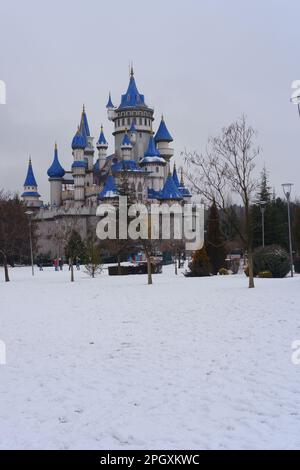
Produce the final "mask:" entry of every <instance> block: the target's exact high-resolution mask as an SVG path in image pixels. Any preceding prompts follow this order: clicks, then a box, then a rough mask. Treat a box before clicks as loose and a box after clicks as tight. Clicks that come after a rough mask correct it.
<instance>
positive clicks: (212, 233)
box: [206, 201, 226, 274]
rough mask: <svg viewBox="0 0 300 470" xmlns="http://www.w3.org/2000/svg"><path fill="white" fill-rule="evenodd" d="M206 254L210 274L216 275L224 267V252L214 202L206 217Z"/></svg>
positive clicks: (217, 213)
mask: <svg viewBox="0 0 300 470" xmlns="http://www.w3.org/2000/svg"><path fill="white" fill-rule="evenodd" d="M206 252H207V255H208V257H209V260H210V264H211V269H212V274H218V272H219V270H220V268H224V267H225V257H226V252H225V247H224V238H223V236H222V234H221V230H220V220H219V212H218V208H217V206H216V203H215V201H214V202H213V204H212V206H211V208H210V211H209V215H208V230H207V240H206Z"/></svg>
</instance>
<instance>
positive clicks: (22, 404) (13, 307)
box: [0, 266, 300, 449]
mask: <svg viewBox="0 0 300 470" xmlns="http://www.w3.org/2000/svg"><path fill="white" fill-rule="evenodd" d="M1 275H2V276H3V273H2V272H1ZM10 275H11V280H12V282H10V283H9V284H5V283H4V282H2V279H1V281H0V299H1V301H0V311H1V313H0V339H1V340H3V341H4V342H5V343H6V348H7V364H6V365H1V366H0V447H1V448H2V449H3V448H4V449H7V448H26V449H29V448H30V449H31V448H34V449H41V448H47V449H54V448H55V449H85V448H91V449H104V448H106V449H107V448H109V449H131V448H145V449H146V448H150V449H151V448H152V449H164V448H171V449H176V448H179V449H184V448H193V449H195V448H200V449H235V448H238V449H249V448H255V449H260V448H266V449H269V448H298V449H299V448H300V365H299V366H297V365H293V363H292V361H291V354H292V349H291V343H292V341H294V340H295V339H300V294H299V293H300V277H299V276H298V277H296V278H294V279H290V278H286V279H281V280H275V279H274V280H273V279H258V280H256V285H257V287H256V289H252V290H248V289H247V280H246V278H245V277H244V276H242V275H237V276H223V277H211V278H194V279H192V278H188V279H187V278H184V277H183V276H182V275H181V274H180V275H178V276H175V274H174V273H173V267H172V266H171V267H165V268H164V272H163V274H160V275H155V276H154V284H153V285H152V286H148V285H147V284H146V276H129V277H127V276H124V277H109V276H108V275H107V274H106V273H102V274H101V275H100V276H98V277H97V278H96V279H90V278H88V277H87V276H86V275H85V274H84V273H83V272H79V273H78V272H76V271H75V276H76V282H75V283H74V284H71V283H70V282H69V273H68V272H67V271H66V270H65V271H63V272H54V271H53V269H50V268H48V269H47V270H45V271H43V272H39V271H36V276H35V278H34V279H32V278H31V275H30V269H29V268H15V269H14V270H10Z"/></svg>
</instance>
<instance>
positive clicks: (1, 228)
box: [0, 191, 36, 282]
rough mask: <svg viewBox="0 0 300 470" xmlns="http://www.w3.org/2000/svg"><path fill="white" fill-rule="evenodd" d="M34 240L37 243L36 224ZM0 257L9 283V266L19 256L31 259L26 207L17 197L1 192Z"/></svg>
mask: <svg viewBox="0 0 300 470" xmlns="http://www.w3.org/2000/svg"><path fill="white" fill-rule="evenodd" d="M31 230H32V240H33V243H34V245H35V243H36V224H35V223H34V221H33V223H32V226H31ZM0 255H1V258H2V260H3V267H4V278H5V281H6V282H9V273H8V264H9V262H11V263H13V262H14V260H15V258H16V257H17V256H18V257H19V258H22V257H26V258H28V257H29V226H28V218H27V215H26V206H25V205H24V203H23V202H22V201H21V200H20V199H19V198H18V197H17V196H16V195H15V196H12V195H10V194H9V193H4V192H3V191H0Z"/></svg>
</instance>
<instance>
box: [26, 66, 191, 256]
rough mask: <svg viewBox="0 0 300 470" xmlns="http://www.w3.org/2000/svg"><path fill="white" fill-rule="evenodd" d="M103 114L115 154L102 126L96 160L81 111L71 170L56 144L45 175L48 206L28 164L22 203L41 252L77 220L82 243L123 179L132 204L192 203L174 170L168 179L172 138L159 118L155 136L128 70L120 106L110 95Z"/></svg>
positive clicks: (150, 112) (151, 115)
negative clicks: (65, 223)
mask: <svg viewBox="0 0 300 470" xmlns="http://www.w3.org/2000/svg"><path fill="white" fill-rule="evenodd" d="M106 108H107V116H108V119H109V121H111V122H112V123H113V125H114V131H113V133H112V135H113V136H114V147H115V148H114V152H113V153H110V154H109V152H108V143H107V141H106V138H105V135H104V131H103V127H102V126H101V131H100V135H99V138H98V140H97V142H96V148H97V152H98V155H97V158H96V159H95V148H94V143H93V140H94V139H93V137H92V136H91V134H90V128H89V124H88V119H87V114H86V111H85V107H84V106H83V110H82V114H81V120H80V125H79V126H78V129H77V131H76V134H75V136H74V138H73V140H72V155H73V162H72V164H71V168H70V169H69V170H66V169H64V168H63V167H62V165H61V164H60V162H59V155H58V148H57V145H56V144H55V148H54V158H53V161H52V163H51V165H50V167H49V169H48V171H47V174H48V178H49V184H50V203H49V204H47V205H44V204H43V202H42V201H41V196H40V194H39V193H38V186H37V182H36V179H35V176H34V172H33V167H32V162H31V160H29V165H28V171H27V176H26V179H25V182H24V192H23V194H22V199H23V201H24V202H25V204H26V205H27V206H28V207H30V208H31V209H34V210H35V214H36V215H35V217H36V220H37V221H38V224H39V231H40V234H41V238H42V245H43V246H42V248H41V250H42V251H43V250H44V251H45V250H49V251H51V252H54V251H56V250H57V249H56V248H55V247H54V246H53V243H52V246H51V240H50V239H51V236H50V235H51V232H53V231H54V232H55V230H56V229H57V227H58V224H59V222H60V220H62V219H66V218H74V217H76V223H77V226H78V227H77V229H78V231H79V232H80V233H81V235H82V236H83V237H85V236H86V235H87V233H88V230H89V229H90V228H92V227H94V225H95V223H96V209H97V206H98V205H99V204H101V203H103V202H111V203H115V202H116V201H117V200H118V197H119V195H120V194H122V185H123V181H124V176H125V175H126V185H127V189H128V190H129V191H130V194H131V195H133V196H134V199H135V201H140V202H143V203H146V204H147V203H151V202H155V203H173V202H179V203H181V204H184V203H186V202H188V201H189V200H190V199H191V194H190V192H189V190H188V189H187V188H186V186H185V184H184V181H183V176H182V174H181V179H180V180H179V178H178V175H177V170H176V166H175V165H174V168H173V171H172V173H171V159H172V157H173V155H174V151H173V149H172V148H171V147H170V144H171V143H172V141H173V138H172V136H171V134H170V132H169V131H168V129H167V126H166V123H165V121H164V118H163V116H162V118H161V121H160V124H159V126H158V129H157V131H156V133H154V132H153V121H154V110H153V109H152V108H150V107H149V106H147V104H146V103H145V98H144V95H142V94H141V93H139V91H138V88H137V85H136V81H135V78H134V72H133V68H132V67H131V71H130V79H129V85H128V88H127V91H126V93H125V94H123V95H122V96H121V103H120V105H119V106H114V105H113V102H112V98H111V94H110V93H109V99H108V103H107V105H106ZM43 240H44V241H43Z"/></svg>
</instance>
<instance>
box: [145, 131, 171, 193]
mask: <svg viewBox="0 0 300 470" xmlns="http://www.w3.org/2000/svg"><path fill="white" fill-rule="evenodd" d="M140 165H141V166H142V167H144V169H145V170H146V171H148V172H149V176H148V182H149V183H148V189H150V190H152V192H151V191H150V193H151V194H152V195H154V194H155V193H158V192H159V191H160V190H161V189H162V188H163V185H164V167H165V166H166V161H165V159H164V158H162V157H161V155H160V153H159V151H158V150H157V148H156V146H155V142H154V138H153V136H152V135H151V137H150V139H149V145H148V148H147V150H146V152H145V155H144V158H142V160H140ZM153 191H154V192H153Z"/></svg>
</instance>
